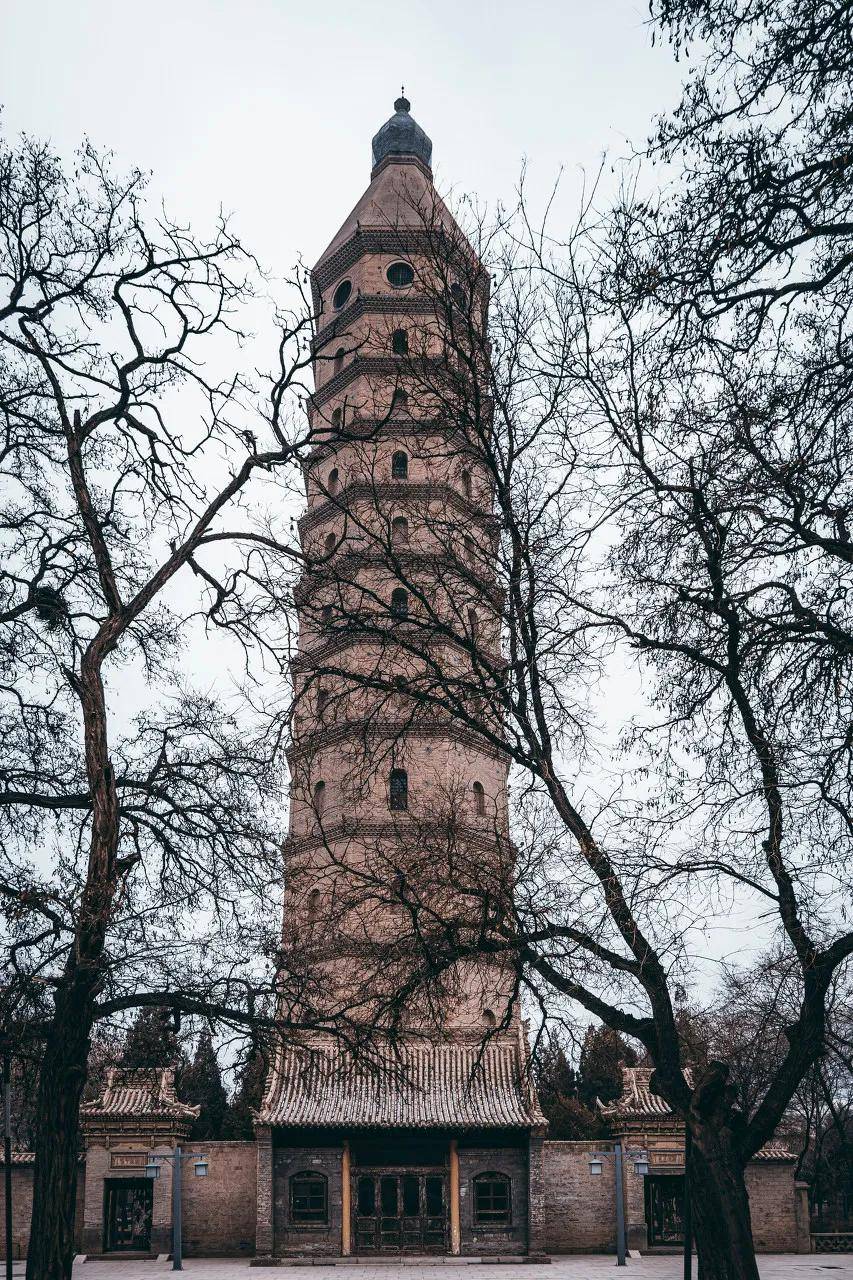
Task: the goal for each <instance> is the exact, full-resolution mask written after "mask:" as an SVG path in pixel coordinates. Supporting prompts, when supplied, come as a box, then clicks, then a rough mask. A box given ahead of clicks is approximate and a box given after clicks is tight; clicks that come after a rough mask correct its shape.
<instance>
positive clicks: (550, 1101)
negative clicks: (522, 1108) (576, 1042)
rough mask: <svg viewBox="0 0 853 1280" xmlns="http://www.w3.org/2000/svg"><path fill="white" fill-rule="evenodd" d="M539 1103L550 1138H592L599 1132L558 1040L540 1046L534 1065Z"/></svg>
mask: <svg viewBox="0 0 853 1280" xmlns="http://www.w3.org/2000/svg"><path fill="white" fill-rule="evenodd" d="M535 1073H536V1091H537V1094H538V1096H539V1105H540V1106H541V1108H542V1111H543V1113H544V1115H545V1118H546V1120H547V1121H548V1134H549V1136H550V1137H551V1138H568V1139H573V1140H579V1139H581V1138H594V1137H597V1136H598V1135H599V1134H600V1133H601V1132H602V1123H601V1119H600V1117H599V1116H598V1115H597V1113H596V1112H595V1111H594V1110H592V1109H591V1108H590V1107H587V1106H585V1105H584V1103H583V1102H581V1100H580V1098H579V1097H578V1080H577V1072H576V1071H575V1069H574V1067H572V1065H571V1063H570V1062H569V1059H568V1057H567V1055H566V1051H565V1049H564V1048H563V1047H562V1045H561V1044H560V1043H559V1041H556V1040H554V1041H551V1043H550V1044H548V1045H547V1046H545V1047H544V1048H543V1049H541V1051H540V1053H539V1055H538V1062H537V1064H536V1068H535Z"/></svg>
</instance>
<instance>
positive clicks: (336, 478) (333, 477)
mask: <svg viewBox="0 0 853 1280" xmlns="http://www.w3.org/2000/svg"><path fill="white" fill-rule="evenodd" d="M340 483H341V477H340V474H339V472H338V468H337V467H332V469H331V471H330V472H329V479H328V480H327V481H326V488H327V489H328V491H329V493H330V494H334V493H337V492H338V488H339V487H340Z"/></svg>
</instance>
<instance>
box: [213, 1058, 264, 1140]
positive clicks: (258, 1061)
mask: <svg viewBox="0 0 853 1280" xmlns="http://www.w3.org/2000/svg"><path fill="white" fill-rule="evenodd" d="M268 1067H269V1055H268V1053H267V1051H266V1049H265V1047H264V1046H263V1045H262V1044H260V1043H256V1044H254V1045H253V1046H252V1048H251V1050H250V1052H249V1056H248V1058H247V1059H246V1062H245V1063H244V1065H243V1068H242V1070H241V1071H240V1072H239V1075H238V1079H237V1087H236V1089H235V1090H234V1093H233V1095H232V1097H231V1101H230V1102H229V1104H228V1110H227V1112H226V1115H225V1124H224V1127H223V1133H222V1136H223V1137H224V1138H235V1139H240V1138H242V1139H247V1138H252V1137H253V1136H254V1130H253V1127H252V1111H253V1110H255V1111H256V1110H257V1109H258V1107H259V1106H260V1104H261V1099H262V1098H263V1095H264V1084H265V1083H266V1078H267V1070H268Z"/></svg>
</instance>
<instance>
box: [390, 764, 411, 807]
mask: <svg viewBox="0 0 853 1280" xmlns="http://www.w3.org/2000/svg"><path fill="white" fill-rule="evenodd" d="M408 807H409V775H408V773H407V772H406V770H405V769H392V770H391V773H390V775H389V778H388V808H389V809H391V810H392V811H393V812H394V813H403V812H404V811H405V810H406V809H408Z"/></svg>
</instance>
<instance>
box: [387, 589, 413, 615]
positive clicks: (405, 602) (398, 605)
mask: <svg viewBox="0 0 853 1280" xmlns="http://www.w3.org/2000/svg"><path fill="white" fill-rule="evenodd" d="M391 616H392V617H394V618H408V616H409V593H408V591H407V590H406V588H405V587H395V588H394V590H393V591H392V592H391Z"/></svg>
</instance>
